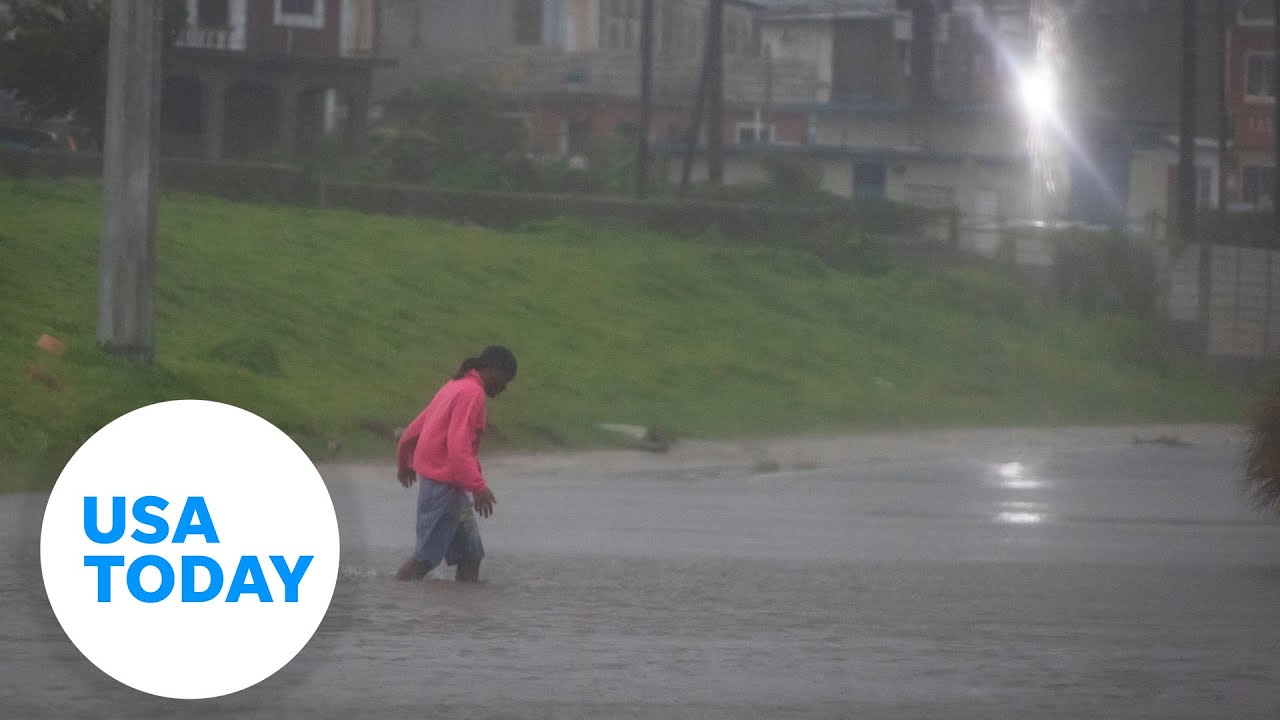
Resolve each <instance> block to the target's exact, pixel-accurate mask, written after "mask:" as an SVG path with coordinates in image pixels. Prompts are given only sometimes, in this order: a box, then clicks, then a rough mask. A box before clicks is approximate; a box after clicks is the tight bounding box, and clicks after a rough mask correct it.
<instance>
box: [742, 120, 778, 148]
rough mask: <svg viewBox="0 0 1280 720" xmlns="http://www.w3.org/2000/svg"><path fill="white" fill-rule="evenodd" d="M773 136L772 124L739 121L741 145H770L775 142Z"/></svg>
mask: <svg viewBox="0 0 1280 720" xmlns="http://www.w3.org/2000/svg"><path fill="white" fill-rule="evenodd" d="M773 136H774V128H773V126H772V125H761V124H757V123H738V144H739V145H768V144H769V143H772V142H773Z"/></svg>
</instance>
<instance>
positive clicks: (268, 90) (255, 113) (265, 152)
mask: <svg viewBox="0 0 1280 720" xmlns="http://www.w3.org/2000/svg"><path fill="white" fill-rule="evenodd" d="M278 97H279V91H278V90H276V89H275V88H273V87H271V86H269V85H263V84H261V83H256V82H251V81H248V82H239V83H236V84H234V85H232V86H231V87H229V88H227V99H226V108H227V110H226V127H225V129H224V132H225V138H226V139H225V142H224V145H223V155H224V156H225V157H228V158H241V159H245V158H256V159H266V158H268V157H273V156H275V155H277V154H278V153H279V151H280V106H279V100H278Z"/></svg>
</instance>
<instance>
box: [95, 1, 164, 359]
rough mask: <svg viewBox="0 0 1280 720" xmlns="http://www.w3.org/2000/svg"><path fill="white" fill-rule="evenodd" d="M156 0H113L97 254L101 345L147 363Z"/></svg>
mask: <svg viewBox="0 0 1280 720" xmlns="http://www.w3.org/2000/svg"><path fill="white" fill-rule="evenodd" d="M161 37H162V31H161V12H160V10H159V3H152V2H133V1H132V0H111V35H110V41H109V46H108V59H107V104H106V118H105V119H106V123H105V126H104V127H105V132H104V141H103V158H102V166H103V169H102V235H101V238H100V243H99V256H98V333H97V335H98V344H99V345H101V346H102V347H103V348H105V349H106V350H108V351H109V352H112V353H115V354H118V355H123V356H126V357H129V358H132V359H135V360H139V361H142V362H144V363H150V362H151V361H152V359H153V358H154V353H155V256H156V248H155V226H156V203H155V189H156V183H157V178H158V173H157V159H158V152H157V148H156V135H157V134H156V130H157V124H158V121H159V116H160V112H159V111H160V82H161V78H160V52H161V46H162V41H161Z"/></svg>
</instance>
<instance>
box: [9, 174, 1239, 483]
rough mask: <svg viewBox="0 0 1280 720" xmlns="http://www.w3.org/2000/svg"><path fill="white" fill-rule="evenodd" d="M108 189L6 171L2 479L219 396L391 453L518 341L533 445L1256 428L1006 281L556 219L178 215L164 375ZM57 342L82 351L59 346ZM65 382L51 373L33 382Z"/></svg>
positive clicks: (1142, 351) (507, 408) (1166, 360)
mask: <svg viewBox="0 0 1280 720" xmlns="http://www.w3.org/2000/svg"><path fill="white" fill-rule="evenodd" d="M99 213H100V205H99V192H98V189H97V185H96V183H93V182H88V181H68V182H63V183H52V182H48V183H46V182H26V181H16V180H9V179H0V478H3V479H2V480H0V487H7V488H9V489H13V488H17V487H24V486H25V487H32V486H40V485H42V484H47V483H48V482H50V481H51V480H52V478H53V477H55V476H56V471H57V468H60V466H61V465H60V463H61V462H62V461H64V460H65V458H66V457H68V456H69V453H70V452H72V451H74V448H75V447H77V446H78V444H79V443H80V442H82V441H83V440H84V439H85V438H87V437H88V436H89V435H90V434H92V433H93V432H94V431H95V430H96V429H98V428H99V427H101V426H102V425H103V424H104V423H106V422H108V421H109V420H110V419H112V418H113V417H116V416H117V415H119V414H121V413H123V412H126V411H128V410H131V409H133V408H136V407H139V406H141V405H145V404H147V403H151V402H154V401H159V400H165V399H175V398H206V399H214V400H220V401H225V402H230V403H234V404H237V405H239V406H242V407H244V408H246V409H249V410H252V411H254V412H256V413H258V414H260V415H262V416H263V417H265V418H267V419H268V420H271V421H272V422H274V423H276V424H277V425H278V426H280V427H282V428H283V429H285V430H286V431H287V432H289V433H291V434H292V435H293V436H294V437H295V438H296V439H297V440H298V441H299V443H300V444H301V445H302V446H303V447H304V448H305V449H307V450H308V451H309V452H311V453H312V455H313V457H316V458H319V457H321V456H324V455H325V454H326V452H327V451H326V448H328V447H330V446H331V445H332V444H333V443H334V441H340V442H341V444H342V448H343V450H342V452H343V453H344V454H345V455H346V456H348V457H350V456H353V455H359V454H365V453H378V454H380V456H381V457H387V453H388V444H387V440H386V439H385V438H378V437H376V433H375V432H371V431H370V430H369V429H367V428H369V427H374V428H376V427H378V426H379V425H381V426H383V427H386V428H393V427H396V426H399V425H403V424H404V423H406V422H407V421H408V420H409V419H410V418H412V416H413V414H414V413H415V412H416V411H417V410H418V409H419V408H420V407H421V405H422V404H423V403H424V402H425V401H426V400H427V399H428V398H429V397H430V394H431V393H432V392H433V391H434V390H435V389H436V387H437V386H438V384H439V382H441V381H442V380H443V379H444V378H446V377H447V376H448V375H449V374H450V373H451V372H452V370H453V369H454V368H455V367H456V365H457V363H458V362H459V361H460V360H461V359H462V358H463V357H464V356H465V355H466V354H468V353H471V352H474V351H477V350H478V349H479V348H480V347H481V346H482V345H484V344H486V343H488V342H493V341H498V342H503V343H506V344H509V345H510V346H511V347H512V348H513V349H514V350H515V351H516V353H517V354H518V356H519V359H520V362H521V371H520V376H519V378H518V379H517V381H516V382H515V383H514V384H512V386H511V388H510V390H509V391H508V393H507V394H506V395H504V396H503V397H502V398H500V399H499V400H498V401H496V402H494V403H492V404H491V410H490V413H491V420H492V422H493V424H494V426H495V433H494V437H493V440H492V441H494V442H496V443H497V444H501V445H505V446H508V447H530V446H548V445H551V446H568V447H574V446H584V445H596V444H601V443H607V442H610V438H609V437H608V436H607V435H606V434H604V433H602V432H601V431H600V430H598V429H597V428H596V425H597V424H598V423H601V422H623V423H636V424H656V425H659V426H662V427H664V428H667V429H669V430H671V431H673V432H675V433H676V434H677V435H695V436H703V437H730V436H738V435H750V434H770V433H792V432H801V431H829V430H844V429H860V428H892V427H903V428H907V427H937V426H959V425H965V426H980V425H986V426H991V425H1018V424H1059V423H1103V422H1108V423H1109V422H1133V421H1238V420H1240V419H1241V415H1242V412H1243V411H1244V409H1245V402H1246V398H1245V395H1244V394H1243V392H1242V391H1240V390H1237V389H1232V388H1229V387H1226V386H1224V385H1222V384H1221V383H1218V382H1216V381H1214V380H1213V379H1211V378H1210V377H1209V376H1208V374H1207V373H1205V372H1203V371H1201V370H1199V369H1197V368H1196V367H1195V365H1194V364H1193V363H1192V362H1190V361H1188V360H1186V359H1184V358H1180V357H1178V356H1176V355H1174V354H1171V353H1169V352H1168V351H1167V350H1165V349H1164V348H1162V347H1161V346H1160V344H1159V343H1158V342H1156V340H1155V339H1154V337H1153V335H1152V333H1151V332H1150V331H1148V330H1147V329H1146V326H1145V325H1144V324H1143V323H1141V322H1139V321H1136V320H1132V319H1119V318H1094V319H1086V318H1084V317H1081V316H1079V315H1077V314H1073V313H1071V312H1068V311H1065V310H1060V309H1044V308H1039V307H1036V306H1034V305H1033V304H1031V303H1029V302H1028V301H1027V299H1026V298H1025V297H1024V295H1023V293H1022V291H1021V290H1020V289H1019V288H1018V287H1017V286H1016V285H1015V284H1013V283H1011V282H1010V281H1008V280H1006V279H1003V278H1001V277H999V276H997V275H994V274H990V273H987V272H984V271H979V270H973V269H967V270H959V269H952V270H943V271H937V270H923V269H918V268H912V267H898V268H895V269H894V270H893V271H892V272H890V273H888V274H887V275H883V276H879V277H869V276H865V275H858V274H852V273H845V272H840V271H837V270H834V269H831V268H829V267H827V266H825V265H824V264H823V263H822V262H821V261H819V260H817V259H816V258H815V257H813V256H812V255H809V254H807V253H804V252H798V251H787V250H780V249H771V248H741V247H731V246H726V245H722V244H721V245H717V244H714V243H700V242H692V241H687V240H679V239H675V238H670V237H664V236H661V235H656V234H653V233H646V232H633V233H623V232H619V231H617V230H608V231H605V230H600V229H594V228H592V227H590V226H587V225H583V224H577V223H571V222H556V223H543V224H539V225H537V226H533V227H530V228H528V229H526V230H525V231H522V232H516V233H501V232H495V231H490V230H486V229H481V228H475V227H463V226H457V225H451V224H447V223H444V222H438V221H432V220H419V219H406V218H394V217H381V216H372V215H362V214H357V213H352V212H344V211H316V210H305V209H295V208H280V207H264V206H254V205H245V204H234V203H230V202H225V201H222V200H216V199H210V198H204V197H195V196H190V195H184V194H166V195H165V197H164V199H163V201H162V203H161V206H160V218H159V228H160V229H159V240H158V244H159V260H158V296H157V302H158V313H159V316H158V340H157V362H156V364H155V365H154V367H150V368H144V367H139V366H134V365H130V364H128V363H126V362H123V361H120V360H117V359H114V358H111V357H108V356H106V355H105V354H103V353H102V352H101V351H99V350H98V349H97V347H96V344H95V337H94V335H95V304H96V293H97V280H96V273H97V233H98V223H99V219H100V215H99ZM42 333H50V334H52V335H54V336H56V337H58V338H60V339H62V340H63V341H65V342H66V344H67V351H66V353H65V354H64V355H62V356H60V357H59V356H53V355H49V354H46V353H43V352H41V351H39V350H37V349H36V348H35V347H34V343H35V340H36V338H37V337H39V336H40V334H42ZM33 367H34V368H36V369H38V371H39V372H41V373H47V374H48V375H50V376H52V377H54V378H56V379H57V382H58V389H56V390H54V389H50V388H49V387H47V386H46V385H45V384H42V383H40V382H36V381H33V380H32V379H31V377H30V374H31V371H32V368H33Z"/></svg>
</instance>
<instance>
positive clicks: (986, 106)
mask: <svg viewBox="0 0 1280 720" xmlns="http://www.w3.org/2000/svg"><path fill="white" fill-rule="evenodd" d="M757 23H758V33H759V36H760V38H761V40H760V41H761V44H762V47H763V49H764V53H765V54H766V55H767V56H770V57H773V58H777V59H780V60H790V61H802V62H807V63H810V64H811V65H812V66H813V67H814V68H815V72H816V83H815V84H814V86H813V92H812V94H811V95H810V96H809V97H807V98H805V99H804V100H803V101H792V102H785V101H784V102H783V103H780V104H778V105H777V109H778V110H779V111H784V112H785V111H792V112H797V111H798V112H802V113H803V115H804V116H805V120H804V126H805V136H804V138H803V140H802V141H801V143H799V146H798V147H788V146H786V145H782V146H775V147H771V148H762V147H758V146H754V147H752V146H731V147H730V148H729V151H728V158H729V159H728V160H727V163H728V165H727V167H726V177H727V178H728V179H729V180H730V181H738V182H748V181H759V180H762V179H763V172H762V170H761V169H760V168H759V162H758V161H759V158H760V153H762V152H773V153H778V152H782V153H790V154H792V155H794V156H797V157H801V158H804V159H805V160H807V161H808V162H810V163H813V164H816V165H817V166H818V167H819V168H820V172H821V177H822V184H823V187H824V189H826V190H828V191H829V192H832V193H836V194H839V195H843V196H846V197H856V198H887V199H890V200H895V201H900V202H907V203H912V204H917V205H921V206H927V207H935V208H956V209H958V210H959V211H960V212H961V213H962V214H963V215H964V216H966V217H968V218H970V219H971V220H972V221H973V222H972V225H973V226H974V227H975V228H977V230H976V231H975V234H974V237H973V242H975V243H976V244H977V245H979V246H982V247H983V248H985V249H990V248H991V247H993V246H994V244H995V242H996V228H997V227H998V226H999V225H1000V224H1001V223H1003V222H1006V221H1020V220H1037V219H1054V218H1057V217H1060V216H1061V214H1062V212H1063V210H1064V201H1063V199H1062V193H1061V192H1055V190H1056V189H1058V188H1060V187H1064V186H1065V179H1064V178H1063V177H1061V175H1062V172H1063V170H1062V168H1061V161H1060V157H1059V154H1058V152H1059V151H1058V145H1057V143H1056V142H1054V137H1053V136H1052V135H1051V134H1049V133H1047V132H1044V131H1045V128H1044V127H1042V126H1043V125H1044V123H1042V122H1037V121H1038V120H1039V119H1041V118H1040V116H1039V115H1038V114H1037V113H1035V112H1030V111H1029V109H1028V106H1027V103H1025V102H1023V94H1022V93H1021V92H1019V90H1020V88H1021V87H1022V82H1021V80H1022V78H1023V77H1024V76H1026V75H1028V73H1029V72H1030V71H1031V69H1032V68H1033V67H1034V66H1035V65H1036V63H1037V62H1039V58H1038V57H1037V55H1036V52H1037V47H1038V46H1037V43H1036V33H1037V31H1038V28H1037V26H1036V24H1035V23H1034V17H1033V14H1032V4H1031V3H1030V2H1028V1H1027V0H1023V1H1022V2H993V3H978V2H964V1H963V0H956V1H955V2H945V3H934V2H914V1H911V0H835V1H832V0H826V1H824V2H786V3H781V2H774V3H769V4H768V6H767V7H763V8H762V9H761V11H760V13H759V15H758V16H757Z"/></svg>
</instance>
